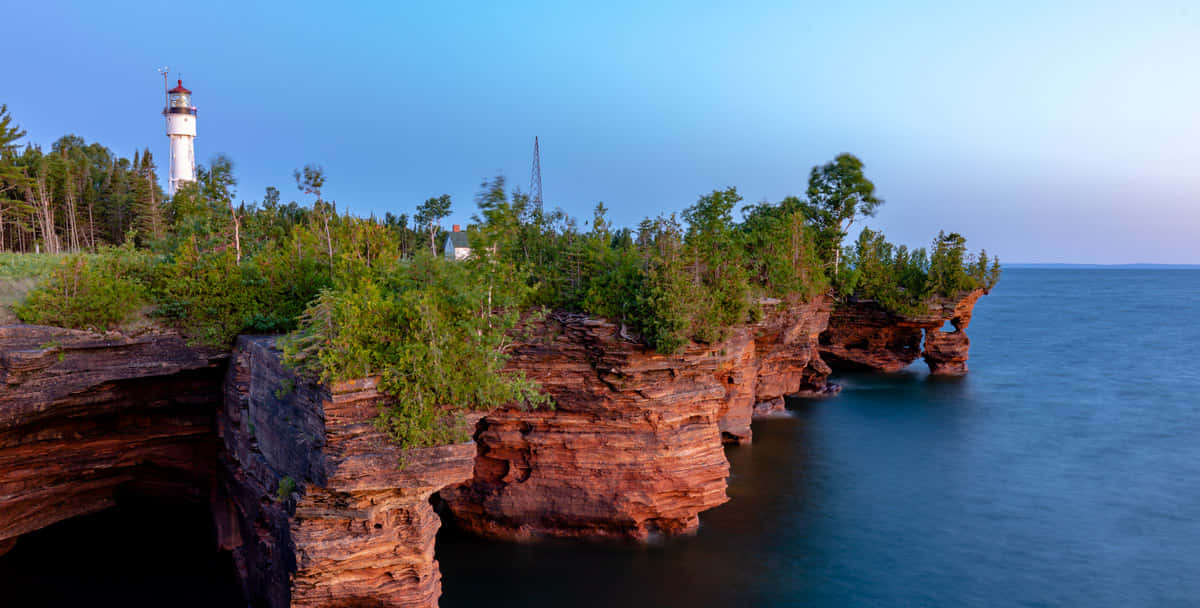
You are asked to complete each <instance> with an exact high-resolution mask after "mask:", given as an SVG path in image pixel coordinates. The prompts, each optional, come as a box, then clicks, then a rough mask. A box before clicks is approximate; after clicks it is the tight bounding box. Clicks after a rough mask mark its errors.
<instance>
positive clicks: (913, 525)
mask: <svg viewBox="0 0 1200 608" xmlns="http://www.w3.org/2000/svg"><path fill="white" fill-rule="evenodd" d="M967 333H968V334H969V335H970V337H971V342H972V347H971V360H970V367H971V372H970V374H969V375H968V376H967V377H966V378H962V379H953V380H943V379H936V378H930V377H929V376H928V375H927V374H926V373H925V371H924V365H923V364H921V363H918V364H917V365H915V366H913V367H912V368H910V369H909V370H906V371H905V372H901V373H899V374H894V375H850V376H841V377H839V378H837V379H836V380H837V381H839V382H841V383H842V384H843V386H844V387H845V390H844V391H843V392H842V394H841V395H840V396H839V397H836V398H832V399H825V400H813V401H794V402H791V403H790V404H789V407H790V408H791V412H792V414H793V415H792V417H790V418H785V419H777V420H768V421H762V422H758V423H756V424H755V428H754V438H755V443H754V445H752V446H747V447H740V448H730V449H729V451H728V454H729V459H730V464H731V466H732V470H733V475H732V477H731V478H730V487H729V495H730V497H731V500H730V502H729V503H728V504H726V505H724V506H722V507H720V508H717V509H714V510H712V511H709V512H706V513H704V514H702V515H701V520H702V524H701V526H702V527H701V530H700V532H699V534H698V535H697V536H695V537H692V538H685V539H677V540H672V541H669V542H667V543H665V544H662V545H658V546H651V547H625V546H589V545H579V544H573V543H572V544H562V543H550V544H535V545H508V544H501V543H491V542H486V541H480V540H476V539H471V538H467V537H463V536H461V535H458V534H456V533H454V532H453V531H446V532H445V533H444V534H442V535H441V536H440V537H439V541H438V548H437V552H438V559H439V561H440V562H441V566H442V571H443V575H444V579H443V580H444V596H443V597H442V601H441V605H442V606H443V608H457V607H467V606H475V605H481V604H480V602H486V605H488V606H493V607H494V606H530V607H537V606H547V607H549V606H556V607H557V606H563V605H569V606H629V607H636V606H647V607H649V606H656V607H657V606H686V607H688V608H699V607H702V606H714V607H715V606H720V607H722V608H727V607H728V606H742V605H744V606H756V607H762V606H798V605H803V606H923V607H941V606H945V607H959V606H1087V607H1109V606H1111V607H1121V608H1126V607H1129V606H1155V607H1158V606H1197V605H1200V366H1198V361H1200V358H1198V355H1200V271H1197V270H1033V269H1014V270H1008V271H1006V272H1005V274H1004V278H1003V279H1002V281H1001V283H1000V285H999V286H998V287H997V288H996V289H995V290H994V291H993V292H992V294H991V295H989V296H987V297H984V298H983V299H982V300H981V301H980V303H979V305H978V306H977V307H976V314H975V317H974V321H973V323H972V324H971V327H970V329H969V330H968V331H967Z"/></svg>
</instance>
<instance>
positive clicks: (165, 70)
mask: <svg viewBox="0 0 1200 608" xmlns="http://www.w3.org/2000/svg"><path fill="white" fill-rule="evenodd" d="M158 73H159V74H162V77H163V101H167V90H168V89H170V88H171V85H169V84H167V74H170V73H171V68H169V67H167V66H165V65H164V66H163V67H161V68H158Z"/></svg>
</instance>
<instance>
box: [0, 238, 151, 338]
mask: <svg viewBox="0 0 1200 608" xmlns="http://www.w3.org/2000/svg"><path fill="white" fill-rule="evenodd" d="M126 254H128V255H131V256H133V257H134V258H136V259H137V260H138V261H131V260H127V259H125V258H124V256H125V255H126ZM145 262H146V260H145V259H144V256H141V255H139V254H135V253H131V252H129V251H125V248H120V249H110V250H104V251H102V253H100V254H98V255H70V256H66V257H64V258H62V259H61V260H60V261H59V263H58V265H57V266H56V267H55V268H54V269H53V270H52V271H51V272H50V274H49V276H47V277H46V279H45V280H44V281H43V282H42V283H40V284H39V285H38V286H37V287H35V288H33V289H32V290H30V291H29V293H28V294H27V295H26V297H25V300H24V301H22V302H20V303H18V304H16V305H15V306H14V307H13V310H14V311H15V312H16V313H17V316H18V317H20V319H21V320H22V321H24V322H26V323H32V324H35V325H54V326H58V327H69V328H73V329H87V328H90V329H98V330H106V329H113V328H115V327H117V326H118V325H120V324H121V323H123V322H125V321H128V320H129V319H130V318H131V317H133V315H134V313H136V312H137V311H138V310H139V309H140V308H141V307H142V306H143V305H144V304H145V296H146V287H145V285H144V284H143V283H142V281H141V280H139V278H138V277H137V276H135V275H136V274H137V273H134V272H132V271H131V270H130V267H132V266H140V265H142V264H144V263H145Z"/></svg>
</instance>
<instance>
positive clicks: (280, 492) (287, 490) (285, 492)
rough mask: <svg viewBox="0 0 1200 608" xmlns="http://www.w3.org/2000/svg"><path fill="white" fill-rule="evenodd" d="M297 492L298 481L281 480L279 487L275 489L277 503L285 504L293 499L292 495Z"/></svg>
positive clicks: (287, 478)
mask: <svg viewBox="0 0 1200 608" xmlns="http://www.w3.org/2000/svg"><path fill="white" fill-rule="evenodd" d="M295 491H296V480H295V479H292V478H291V477H284V478H283V479H280V480H279V486H278V487H276V488H275V502H283V501H285V500H287V499H289V498H291V496H292V493H294V492H295Z"/></svg>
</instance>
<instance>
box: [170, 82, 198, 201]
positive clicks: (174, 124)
mask: <svg viewBox="0 0 1200 608" xmlns="http://www.w3.org/2000/svg"><path fill="white" fill-rule="evenodd" d="M177 82H178V83H179V84H178V86H176V87H175V88H173V89H171V90H170V91H167V107H166V108H163V116H166V117H167V138H168V139H170V140H171V172H170V173H168V174H167V196H175V192H176V191H177V190H179V188H180V186H182V185H183V182H192V181H196V155H195V152H194V150H193V149H192V141H193V140H195V139H196V106H193V105H192V92H191V91H189V90H187V89H185V88H183V81H182V80H179V81H177Z"/></svg>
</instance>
